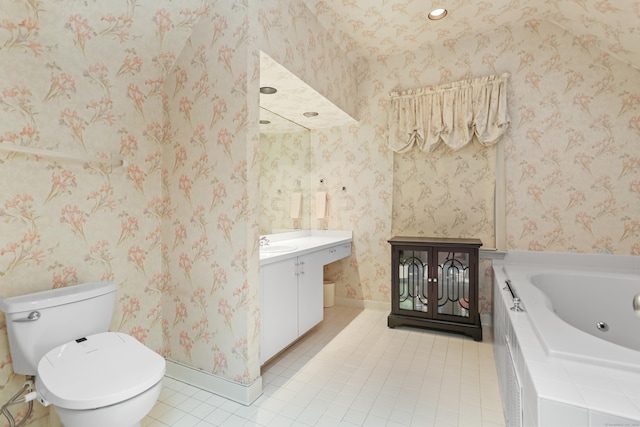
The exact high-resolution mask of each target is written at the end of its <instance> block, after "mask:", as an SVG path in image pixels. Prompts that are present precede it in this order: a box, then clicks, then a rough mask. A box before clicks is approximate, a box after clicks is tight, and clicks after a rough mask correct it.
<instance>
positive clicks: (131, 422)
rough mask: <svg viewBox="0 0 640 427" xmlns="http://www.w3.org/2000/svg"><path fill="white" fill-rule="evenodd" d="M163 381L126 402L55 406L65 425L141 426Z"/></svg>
mask: <svg viewBox="0 0 640 427" xmlns="http://www.w3.org/2000/svg"><path fill="white" fill-rule="evenodd" d="M161 389H162V381H159V382H158V383H157V384H156V385H154V386H153V387H151V388H150V389H149V390H147V391H145V392H144V393H141V394H139V395H137V396H135V397H132V398H131V399H128V400H126V401H124V402H120V403H116V404H115V405H111V406H105V407H103V408H96V409H88V410H74V409H66V408H59V407H56V406H54V408H55V411H56V412H57V413H58V416H59V417H60V421H61V422H62V425H64V427H87V426H91V427H114V426H118V427H140V426H141V421H142V419H143V418H144V417H145V416H146V415H147V414H148V413H149V412H151V409H152V408H153V406H154V405H155V404H156V402H157V401H158V397H159V396H160V390H161Z"/></svg>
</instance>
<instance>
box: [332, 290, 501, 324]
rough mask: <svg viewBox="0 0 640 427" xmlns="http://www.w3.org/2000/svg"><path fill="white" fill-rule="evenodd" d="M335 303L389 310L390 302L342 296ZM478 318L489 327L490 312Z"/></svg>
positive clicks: (343, 305) (345, 305)
mask: <svg viewBox="0 0 640 427" xmlns="http://www.w3.org/2000/svg"><path fill="white" fill-rule="evenodd" d="M335 302H336V305H340V306H342V307H352V308H367V309H372V310H387V311H391V303H390V302H388V301H387V302H385V301H366V300H357V299H353V298H344V297H335ZM480 320H481V322H482V326H487V327H491V320H492V319H491V314H490V313H481V314H480Z"/></svg>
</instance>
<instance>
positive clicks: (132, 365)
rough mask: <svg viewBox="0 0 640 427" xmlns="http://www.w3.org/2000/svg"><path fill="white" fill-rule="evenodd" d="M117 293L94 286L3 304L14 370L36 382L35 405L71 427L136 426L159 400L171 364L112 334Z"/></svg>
mask: <svg viewBox="0 0 640 427" xmlns="http://www.w3.org/2000/svg"><path fill="white" fill-rule="evenodd" d="M115 293H116V286H115V284H113V283H110V282H94V283H87V284H82V285H76V286H71V287H68V288H60V289H53V290H48V291H43V292H36V293H33V294H28V295H22V296H17V297H12V298H3V297H0V310H2V311H4V313H5V318H6V324H7V335H8V337H9V349H10V352H11V357H12V362H13V369H14V372H15V373H17V374H24V375H28V376H35V389H36V390H35V392H36V393H35V395H36V399H37V400H38V401H39V402H40V403H41V404H43V405H45V406H48V405H52V406H53V407H54V408H55V411H56V412H57V413H58V416H59V417H60V421H61V422H62V424H63V425H64V426H65V427H88V426H90V427H116V426H117V427H137V426H140V422H141V420H142V419H143V418H144V417H145V416H146V415H147V414H148V413H149V411H151V409H152V408H153V406H154V404H155V403H156V401H157V399H158V396H159V395H160V389H161V388H162V378H163V377H164V374H165V367H166V364H165V360H164V358H162V356H160V355H159V354H157V353H156V352H154V351H153V350H151V349H149V348H147V347H146V346H145V345H143V344H142V343H140V342H139V341H138V340H136V339H135V338H133V337H132V336H130V335H127V334H123V333H120V332H107V330H108V326H109V324H110V322H111V317H112V313H113V306H114V303H115Z"/></svg>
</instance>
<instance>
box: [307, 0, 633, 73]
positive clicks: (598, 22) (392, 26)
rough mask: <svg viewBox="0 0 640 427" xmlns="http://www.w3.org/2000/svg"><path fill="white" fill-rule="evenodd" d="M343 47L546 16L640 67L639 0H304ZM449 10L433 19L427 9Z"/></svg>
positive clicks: (392, 44) (377, 51)
mask: <svg viewBox="0 0 640 427" xmlns="http://www.w3.org/2000/svg"><path fill="white" fill-rule="evenodd" d="M305 4H306V5H307V7H308V8H309V9H310V10H311V12H312V13H313V14H314V15H316V16H317V18H318V20H319V22H320V23H321V24H322V25H323V26H324V27H325V29H327V31H329V32H330V33H331V34H333V37H334V38H335V39H336V42H338V45H340V46H345V47H346V50H347V53H350V54H354V55H356V56H363V57H371V56H379V55H394V54H399V53H404V52H413V51H417V50H420V49H427V48H429V46H432V45H436V44H438V45H441V44H451V43H455V42H456V40H459V39H464V38H467V37H473V36H476V35H478V34H485V33H490V32H493V31H495V29H496V28H498V27H501V26H506V25H520V26H523V25H525V24H527V23H528V25H531V24H533V23H535V21H536V20H547V21H549V22H552V23H554V24H556V25H558V26H560V27H561V28H564V29H566V30H568V31H570V32H571V33H573V34H574V35H575V36H576V43H577V44H578V45H579V46H581V47H585V46H587V47H590V46H594V47H598V48H600V49H602V50H604V51H607V52H608V53H610V54H612V55H614V56H616V57H617V58H618V59H620V60H622V61H624V62H626V63H628V64H630V65H632V66H633V67H635V68H637V69H639V70H640V0H442V1H437V0H306V1H305ZM436 7H445V8H447V10H448V12H449V13H448V15H447V16H446V17H445V18H444V19H442V20H439V21H431V20H429V19H428V18H427V15H428V13H429V12H430V11H431V10H432V9H433V8H436Z"/></svg>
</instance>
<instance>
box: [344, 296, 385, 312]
mask: <svg viewBox="0 0 640 427" xmlns="http://www.w3.org/2000/svg"><path fill="white" fill-rule="evenodd" d="M335 301H336V305H340V306H342V307H352V308H368V309H372V310H387V311H388V310H390V309H391V303H389V302H384V301H366V300H357V299H353V298H344V297H335Z"/></svg>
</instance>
